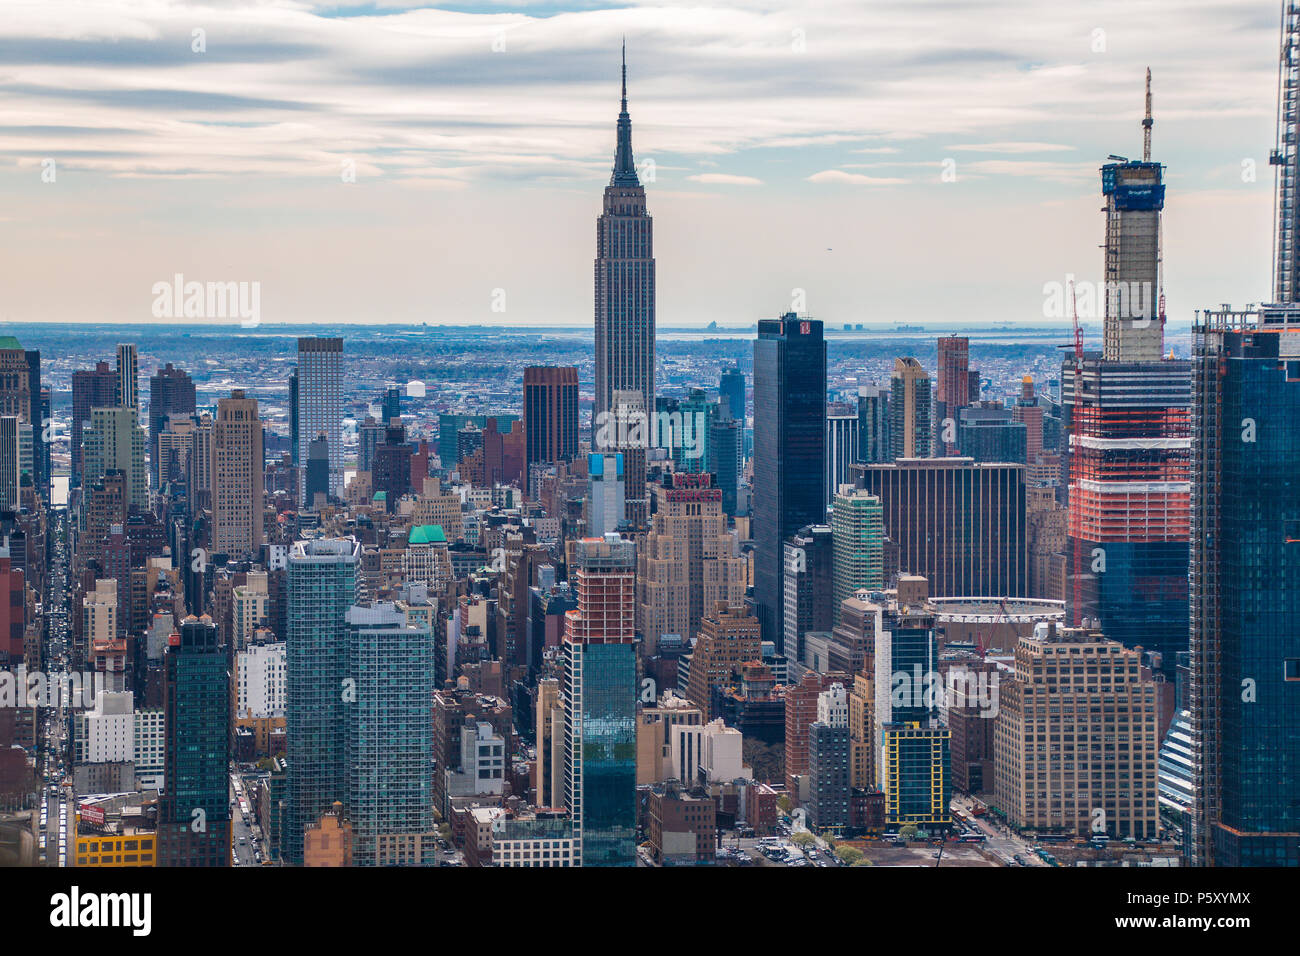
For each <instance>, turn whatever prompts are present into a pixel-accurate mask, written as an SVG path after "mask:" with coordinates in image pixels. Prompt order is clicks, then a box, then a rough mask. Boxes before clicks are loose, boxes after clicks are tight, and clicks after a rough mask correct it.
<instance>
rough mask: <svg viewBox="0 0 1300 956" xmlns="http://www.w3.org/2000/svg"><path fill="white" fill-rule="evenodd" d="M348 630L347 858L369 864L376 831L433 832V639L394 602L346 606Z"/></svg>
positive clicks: (374, 855)
mask: <svg viewBox="0 0 1300 956" xmlns="http://www.w3.org/2000/svg"><path fill="white" fill-rule="evenodd" d="M347 631H348V662H347V673H348V675H349V676H350V677H351V678H352V679H354V680H355V681H356V699H355V701H353V702H352V703H351V704H349V705H348V716H349V723H348V738H347V740H348V751H347V764H348V801H347V803H348V809H349V815H350V819H351V821H352V839H353V844H352V862H353V864H354V865H355V866H374V865H375V863H376V859H377V851H378V846H377V843H378V840H377V838H378V837H379V835H380V834H418V833H428V832H429V831H430V830H432V829H433V694H432V688H433V686H434V681H433V640H432V638H431V636H430V629H429V627H428V625H427V624H426V625H423V626H416V625H415V624H412V623H411V622H409V621H408V620H407V615H406V614H405V612H404V611H402V610H401V609H400V608H399V607H398V606H396V605H393V604H376V605H375V606H374V607H353V608H349V609H348V612H347Z"/></svg>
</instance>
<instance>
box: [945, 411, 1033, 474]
mask: <svg viewBox="0 0 1300 956" xmlns="http://www.w3.org/2000/svg"><path fill="white" fill-rule="evenodd" d="M1028 434H1029V430H1028V429H1027V428H1026V427H1025V424H1024V422H1019V421H1016V420H1015V419H1014V417H1013V415H1012V412H1011V409H1009V408H1003V407H1002V406H1001V403H1000V402H981V403H980V404H979V405H975V406H971V407H967V408H963V409H961V410H960V411H958V412H957V450H958V451H959V452H961V454H962V455H963V456H964V457H966V458H973V459H974V460H975V461H988V462H999V461H1002V462H1012V463H1014V464H1020V465H1025V464H1028V457H1027V455H1028V453H1027V450H1026V449H1027V447H1028Z"/></svg>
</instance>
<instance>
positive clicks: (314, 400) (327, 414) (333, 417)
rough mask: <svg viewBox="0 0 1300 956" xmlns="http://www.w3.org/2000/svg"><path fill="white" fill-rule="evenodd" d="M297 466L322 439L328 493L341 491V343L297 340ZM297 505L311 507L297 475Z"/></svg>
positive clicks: (302, 480) (301, 475)
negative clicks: (317, 440)
mask: <svg viewBox="0 0 1300 956" xmlns="http://www.w3.org/2000/svg"><path fill="white" fill-rule="evenodd" d="M297 379H298V405H297V408H298V458H297V460H298V463H299V464H300V465H305V464H306V462H307V460H308V459H309V458H310V454H309V449H308V446H309V444H310V443H311V442H313V441H315V440H316V439H317V438H319V437H320V436H322V435H324V436H325V441H326V444H327V446H328V450H329V493H330V496H331V497H339V495H340V493H341V492H342V489H343V340H342V339H341V338H322V337H316V338H300V339H298V374H297ZM298 500H299V504H300V505H302V506H304V507H306V506H310V504H311V499H310V498H309V497H308V496H307V482H306V474H305V473H304V472H303V471H301V470H300V471H299V473H298Z"/></svg>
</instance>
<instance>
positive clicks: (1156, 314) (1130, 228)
mask: <svg viewBox="0 0 1300 956" xmlns="http://www.w3.org/2000/svg"><path fill="white" fill-rule="evenodd" d="M1146 89H1147V96H1146V108H1147V113H1146V119H1145V121H1144V123H1143V128H1144V130H1145V133H1144V140H1145V143H1144V146H1143V157H1142V161H1141V162H1138V161H1136V160H1132V161H1123V162H1114V163H1107V164H1106V165H1105V166H1103V167H1102V168H1101V192H1102V195H1103V197H1104V198H1105V201H1106V205H1105V207H1104V208H1105V212H1106V244H1105V247H1104V248H1105V261H1104V263H1103V266H1104V274H1105V283H1106V286H1105V287H1106V311H1105V316H1104V318H1103V329H1104V337H1105V338H1104V341H1105V350H1104V357H1105V359H1106V360H1107V361H1109V362H1158V361H1160V358H1161V354H1162V351H1163V346H1164V338H1165V317H1164V314H1163V310H1162V309H1161V308H1160V306H1159V302H1158V296H1159V295H1160V294H1161V290H1162V287H1161V281H1160V214H1161V212H1162V211H1163V210H1164V208H1165V187H1164V176H1163V172H1164V168H1163V167H1162V166H1161V165H1160V164H1159V163H1153V162H1151V134H1150V130H1151V71H1150V70H1147V87H1146Z"/></svg>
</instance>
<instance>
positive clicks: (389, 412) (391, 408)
mask: <svg viewBox="0 0 1300 956" xmlns="http://www.w3.org/2000/svg"><path fill="white" fill-rule="evenodd" d="M381 411H382V414H383V416H384V417H383V419H382V421H383V423H384V424H385V425H387V424H390V423H391V422H392V420H393V419H394V418H401V417H402V390H401V389H400V388H398V387H397V386H396V385H389V386H388V387H387V388H386V389H384V401H383V406H382V409H381Z"/></svg>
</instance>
